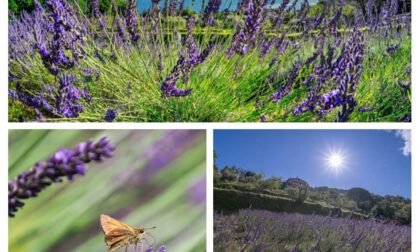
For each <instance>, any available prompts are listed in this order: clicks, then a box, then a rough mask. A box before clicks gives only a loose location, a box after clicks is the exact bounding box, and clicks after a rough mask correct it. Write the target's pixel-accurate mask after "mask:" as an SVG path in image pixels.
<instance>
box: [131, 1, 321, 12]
mask: <svg viewBox="0 0 420 252" xmlns="http://www.w3.org/2000/svg"><path fill="white" fill-rule="evenodd" d="M317 1H318V0H309V3H311V4H313V3H316V2H317ZM164 2H165V1H164V0H161V6H162V7H163V5H164ZM207 2H208V0H206V3H207ZM281 2H283V1H282V0H276V3H281ZM299 2H302V1H299ZM137 3H138V7H139V9H140V11H143V10H146V9H149V8H150V6H151V0H137ZM201 3H202V1H201V0H195V1H192V0H185V1H184V6H185V8H191V9H194V10H197V11H199V10H200V9H201ZM236 6H238V0H229V1H226V0H222V5H221V7H220V8H221V10H223V9H226V8H229V9H231V10H232V9H235V8H236Z"/></svg>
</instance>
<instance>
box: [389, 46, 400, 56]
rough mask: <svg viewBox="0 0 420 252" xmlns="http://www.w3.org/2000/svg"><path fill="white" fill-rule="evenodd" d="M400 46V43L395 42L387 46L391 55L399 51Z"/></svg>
mask: <svg viewBox="0 0 420 252" xmlns="http://www.w3.org/2000/svg"><path fill="white" fill-rule="evenodd" d="M399 48H400V45H399V44H394V45H390V46H388V47H387V48H386V52H387V53H388V54H389V55H391V56H392V55H394V54H395V53H396V52H397V51H398V49H399Z"/></svg>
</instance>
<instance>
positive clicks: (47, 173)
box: [9, 137, 115, 217]
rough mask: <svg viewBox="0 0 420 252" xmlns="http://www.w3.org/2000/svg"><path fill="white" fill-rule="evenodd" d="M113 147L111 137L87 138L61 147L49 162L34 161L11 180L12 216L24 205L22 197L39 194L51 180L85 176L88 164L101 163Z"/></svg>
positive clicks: (10, 207)
mask: <svg viewBox="0 0 420 252" xmlns="http://www.w3.org/2000/svg"><path fill="white" fill-rule="evenodd" d="M114 150H115V147H114V145H112V144H111V143H110V141H109V139H108V138H107V137H103V138H101V139H100V140H99V141H98V142H96V143H93V142H91V141H87V142H82V143H79V144H78V145H77V146H76V147H75V148H73V149H64V148H61V149H59V150H58V151H57V152H55V153H54V154H53V155H51V156H50V157H49V158H48V160H47V161H44V162H37V163H35V165H34V166H33V167H32V168H30V169H29V170H27V171H24V172H23V173H21V174H20V175H18V176H17V177H16V178H14V179H13V180H12V181H10V182H9V217H14V216H15V214H16V212H17V211H18V209H19V208H21V207H23V205H24V203H23V202H22V200H24V199H28V198H32V197H36V196H37V195H38V193H40V192H41V191H42V190H44V189H45V188H46V187H48V186H49V185H51V184H52V183H59V182H62V181H63V180H62V177H67V178H68V179H69V180H72V179H73V176H75V175H78V174H79V175H84V174H85V172H86V166H85V165H86V164H87V163H90V162H92V161H95V162H102V161H103V160H105V159H107V158H110V157H112V155H113V153H114Z"/></svg>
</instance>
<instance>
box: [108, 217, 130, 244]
mask: <svg viewBox="0 0 420 252" xmlns="http://www.w3.org/2000/svg"><path fill="white" fill-rule="evenodd" d="M101 226H102V230H103V231H104V234H105V242H106V244H107V245H108V246H110V247H113V246H118V245H119V244H128V243H129V240H130V237H133V236H135V230H134V228H133V227H131V226H129V225H127V224H125V223H123V222H121V221H119V220H116V219H114V218H112V217H110V216H108V215H105V214H102V215H101Z"/></svg>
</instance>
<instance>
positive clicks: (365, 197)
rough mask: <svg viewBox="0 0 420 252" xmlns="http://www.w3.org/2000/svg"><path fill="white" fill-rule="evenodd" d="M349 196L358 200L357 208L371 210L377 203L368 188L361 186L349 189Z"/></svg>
mask: <svg viewBox="0 0 420 252" xmlns="http://www.w3.org/2000/svg"><path fill="white" fill-rule="evenodd" d="M347 197H349V198H350V199H352V200H354V201H356V204H357V208H359V209H362V210H364V211H370V210H371V209H372V207H373V205H374V203H375V202H374V199H373V197H372V195H371V194H370V193H369V192H368V191H367V190H365V189H363V188H359V187H355V188H352V189H350V190H348V192H347Z"/></svg>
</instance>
